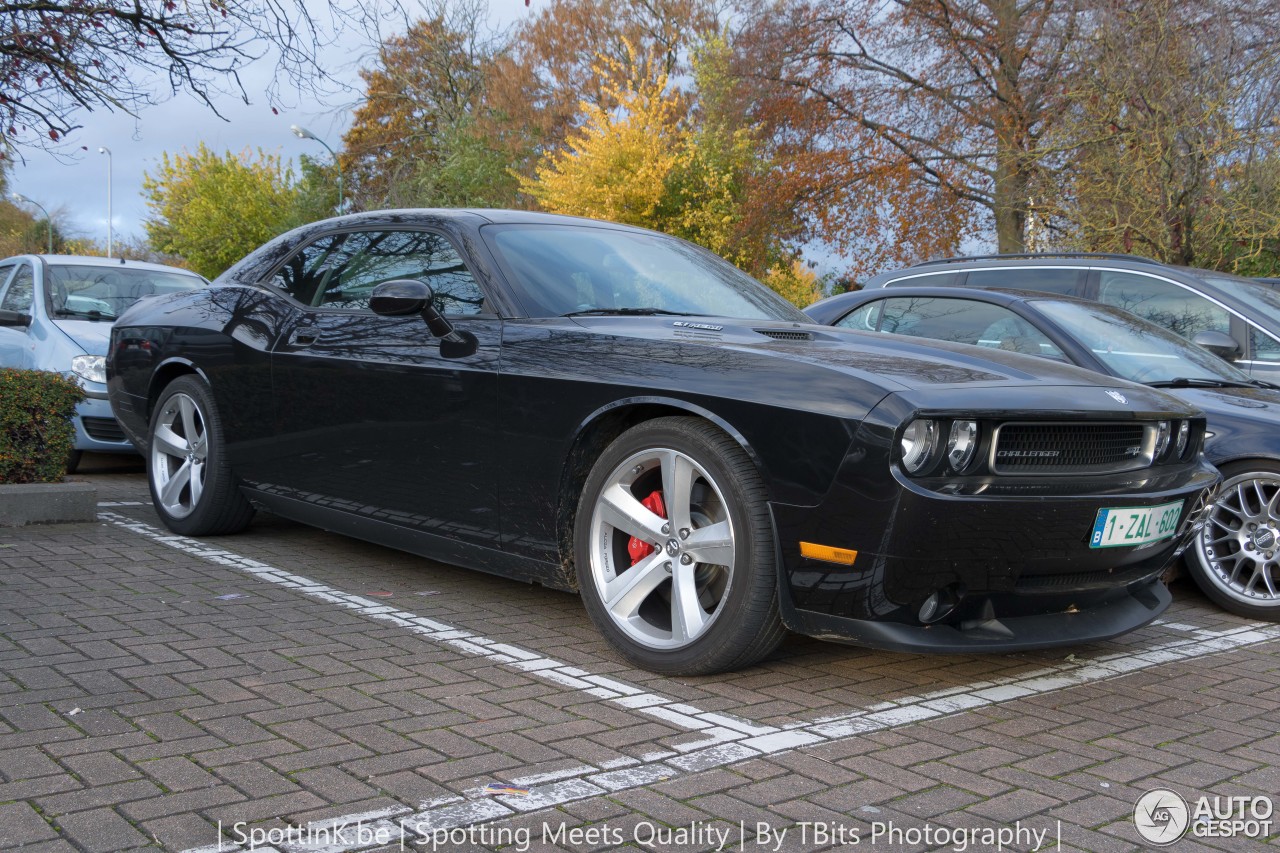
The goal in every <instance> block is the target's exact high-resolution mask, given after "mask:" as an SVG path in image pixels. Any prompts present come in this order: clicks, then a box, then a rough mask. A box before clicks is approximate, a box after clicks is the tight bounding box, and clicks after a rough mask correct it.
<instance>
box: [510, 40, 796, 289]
mask: <svg viewBox="0 0 1280 853" xmlns="http://www.w3.org/2000/svg"><path fill="white" fill-rule="evenodd" d="M724 50H725V47H724V44H723V42H722V41H719V40H713V41H712V42H711V43H709V45H708V46H707V49H706V50H704V51H703V53H702V61H701V62H699V63H697V75H696V79H697V80H698V81H701V82H702V83H704V84H705V90H704V89H699V90H698V91H699V92H703V91H705V92H706V94H707V95H708V103H709V104H710V105H711V106H709V108H708V109H705V110H692V111H691V110H690V109H689V108H688V106H687V99H686V98H685V97H684V96H682V95H681V94H680V93H678V92H676V91H674V90H673V89H672V88H671V87H670V85H669V78H668V74H667V72H666V70H665V68H664V65H663V63H662V62H661V60H660V58H658V57H654V56H652V55H650V56H648V57H637V56H635V55H634V54H633V55H632V56H630V57H629V61H627V62H625V63H624V62H619V61H618V60H615V59H613V58H611V57H607V56H602V57H600V59H599V65H598V66H597V72H598V76H599V79H600V81H601V90H600V91H601V94H602V95H603V96H604V99H605V101H606V102H607V103H610V104H612V105H613V106H612V107H611V108H608V109H606V108H605V107H602V106H600V105H599V104H593V103H589V102H586V101H584V102H583V103H582V104H581V106H580V108H581V110H582V112H583V114H584V115H585V121H584V123H583V125H582V126H581V127H579V128H577V129H576V130H574V131H571V132H570V134H569V136H568V138H567V139H566V142H565V147H564V148H563V149H557V150H554V151H549V152H547V153H546V154H545V155H544V156H543V158H542V160H541V161H540V163H539V165H538V167H537V169H536V170H535V173H534V175H533V176H532V177H527V178H522V179H521V182H520V185H521V189H522V190H523V191H524V192H526V193H528V194H529V195H530V196H531V197H533V198H534V199H536V200H537V202H538V203H539V205H540V206H541V207H542V208H543V209H546V210H550V211H554V212H556V213H567V214H574V215H578V216H587V217H594V218H598V219H607V220H611V221H615V222H623V223H627V224H632V225H638V226H642V227H647V228H653V229H655V230H659V231H663V232H666V233H668V234H674V235H676V236H679V237H683V238H685V239H688V240H691V241H693V242H696V243H699V244H701V245H703V246H705V247H707V248H708V249H710V250H712V251H713V252H716V253H718V254H720V255H723V256H725V257H727V258H729V259H730V260H731V261H734V262H735V263H737V264H739V266H742V267H744V268H745V269H747V270H748V271H749V272H753V273H755V274H757V275H759V276H761V277H762V279H763V280H764V281H765V282H766V283H767V284H769V285H770V286H771V287H773V288H774V289H775V290H777V291H778V292H779V293H782V294H783V295H784V296H786V297H787V298H789V299H791V300H792V301H794V302H796V303H797V304H800V305H808V304H809V303H810V302H812V301H814V299H816V298H818V296H820V295H821V288H820V286H819V283H818V281H817V279H816V277H815V276H814V275H813V274H812V273H811V272H810V271H808V270H807V269H806V268H805V267H804V266H803V265H801V264H797V262H796V260H797V254H798V253H797V252H795V251H794V249H788V248H787V247H786V246H785V244H784V243H783V241H782V240H781V239H780V238H779V237H778V233H786V230H787V229H786V226H785V223H780V226H781V227H780V228H779V229H778V233H775V234H773V235H771V236H770V235H759V234H754V235H750V236H752V237H755V238H757V239H759V240H760V241H761V242H762V244H763V245H762V246H756V245H755V243H754V242H753V241H752V240H751V239H744V237H745V235H744V233H743V231H742V229H741V225H742V223H743V222H744V221H746V217H745V216H744V210H745V208H746V207H747V206H748V205H749V204H750V203H751V202H750V199H748V198H746V197H745V195H744V189H745V187H746V185H747V179H748V178H749V176H750V174H751V173H752V171H754V170H755V169H757V168H760V167H762V166H764V165H765V164H762V163H761V162H760V161H759V160H758V159H757V158H756V154H757V151H756V147H755V144H754V142H753V140H752V138H751V135H750V134H749V133H748V132H746V130H745V129H744V128H740V127H733V126H730V125H729V124H728V123H727V118H726V117H725V116H722V115H720V114H719V112H718V110H717V109H716V108H715V106H714V104H715V103H716V101H717V96H716V94H715V91H714V88H715V83H716V80H717V79H718V74H719V72H720V70H721V69H722V64H721V62H720V60H721V59H722V58H723V56H724ZM757 250H758V251H757Z"/></svg>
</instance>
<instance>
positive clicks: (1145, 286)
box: [1098, 270, 1231, 340]
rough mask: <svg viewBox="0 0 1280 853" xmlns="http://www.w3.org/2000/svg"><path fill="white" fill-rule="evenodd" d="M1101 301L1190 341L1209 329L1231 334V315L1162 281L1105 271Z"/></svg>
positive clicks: (1099, 281)
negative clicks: (1197, 334)
mask: <svg viewBox="0 0 1280 853" xmlns="http://www.w3.org/2000/svg"><path fill="white" fill-rule="evenodd" d="M1098 301H1099V302H1105V303H1106V304H1107V305H1115V306H1116V307H1118V308H1123V309H1125V310H1126V311H1132V312H1133V313H1134V314H1137V315H1138V316H1139V317H1142V318H1144V319H1147V320H1150V321H1151V322H1152V323H1155V324H1156V325H1157V326H1164V327H1165V328H1166V329H1168V330H1169V331H1171V332H1173V333H1174V334H1178V335H1182V337H1184V338H1187V339H1188V340H1190V339H1191V338H1193V337H1195V334H1196V332H1203V331H1206V330H1209V329H1212V330H1215V331H1219V332H1223V333H1225V334H1230V333H1231V315H1230V314H1228V313H1227V310H1226V309H1225V308H1220V307H1218V306H1217V305H1215V304H1213V303H1212V302H1210V301H1209V300H1208V299H1206V298H1205V297H1203V296H1201V295H1199V294H1198V293H1195V292H1193V291H1190V290H1187V289H1186V288H1185V287H1179V286H1178V285H1176V284H1174V283H1173V282H1171V281H1167V280H1165V279H1162V278H1152V277H1150V276H1145V275H1133V274H1131V273H1123V272H1112V271H1109V270H1102V272H1101V276H1100V278H1099V280H1098Z"/></svg>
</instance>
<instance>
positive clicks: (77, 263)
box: [0, 255, 208, 471]
mask: <svg viewBox="0 0 1280 853" xmlns="http://www.w3.org/2000/svg"><path fill="white" fill-rule="evenodd" d="M206 284H208V282H207V281H205V280H204V279H203V278H202V277H201V276H198V275H196V274H195V273H193V272H189V271H188V270H182V269H176V268H174V267H166V266H161V265H160V264H147V263H141V262H139V261H123V260H120V259H119V258H115V259H113V258H98V257H85V256H81V255H19V256H17V257H13V258H6V259H4V260H3V261H0V367H17V368H25V369H30V370H53V371H57V372H59V373H66V374H68V375H71V376H75V377H76V378H77V379H78V380H79V382H80V384H81V385H82V386H83V387H84V392H85V399H84V401H83V402H81V403H80V404H79V405H77V406H76V413H75V415H74V416H73V417H72V419H71V421H72V427H73V428H74V429H75V438H74V439H73V448H74V449H73V450H72V453H71V459H69V460H68V463H67V469H68V470H70V471H74V470H75V467H76V464H77V463H78V462H79V459H80V454H81V453H82V452H83V451H86V450H92V451H94V452H97V453H133V452H134V449H133V445H132V444H130V443H129V441H128V439H126V438H125V435H124V432H122V431H121V429H120V425H119V424H118V423H116V419H115V418H114V417H112V415H111V406H110V404H108V403H107V386H106V381H107V379H106V373H105V368H104V363H105V356H106V354H107V333H108V330H109V329H110V328H111V322H112V321H113V320H115V318H116V317H117V316H118V315H119V314H120V312H121V311H123V310H124V309H125V308H127V307H128V306H130V305H132V304H133V303H134V302H137V301H138V300H139V299H141V298H142V297H144V296H150V295H153V294H156V293H172V292H175V291H180V290H191V289H193V288H197V287H204V286H205V285H206Z"/></svg>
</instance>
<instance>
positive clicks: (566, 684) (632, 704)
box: [99, 512, 1280, 853]
mask: <svg viewBox="0 0 1280 853" xmlns="http://www.w3.org/2000/svg"><path fill="white" fill-rule="evenodd" d="M99 517H100V518H101V519H102V520H104V521H107V522H110V523H111V524H113V525H115V526H117V527H120V528H122V529H125V530H128V531H130V532H132V533H135V534H138V535H140V536H144V537H146V538H148V539H151V540H153V541H155V542H159V543H161V544H164V545H167V546H169V547H171V548H175V549H177V550H179V551H183V552H185V553H188V554H191V555H193V556H196V557H199V558H201V559H204V560H208V561H209V562H213V563H217V564H219V565H224V566H228V567H230V568H234V569H237V570H239V571H243V572H246V573H248V574H250V575H252V576H254V577H256V578H258V579H260V580H263V581H267V582H269V583H274V584H277V585H279V586H282V587H285V588H288V589H293V590H296V591H298V592H301V593H302V594H304V595H307V596H310V597H313V598H316V599H319V600H321V601H325V602H328V603H331V604H335V605H338V606H340V607H343V608H345V609H348V610H352V611H354V612H356V613H359V614H361V615H363V616H367V617H369V618H371V619H377V620H379V621H384V622H389V623H391V624H394V625H397V626H399V627H402V628H405V629H406V630H409V631H412V632H413V633H415V634H418V635H419V636H422V637H424V638H426V639H427V640H429V641H431V642H434V643H437V644H439V645H443V646H447V647H449V648H452V649H455V650H457V651H460V652H462V653H464V654H467V655H472V656H476V657H482V658H486V659H488V660H491V661H493V662H494V663H498V664H501V665H504V666H509V667H511V668H513V669H517V670H520V671H522V672H525V673H527V674H529V675H530V676H531V677H534V678H539V679H541V680H544V681H549V682H551V683H553V684H556V685H557V686H560V687H563V688H566V689H570V690H577V691H580V692H582V693H585V694H587V695H590V696H594V697H596V698H598V699H601V700H602V701H605V702H609V703H611V704H614V705H618V706H620V707H623V708H627V709H629V710H632V711H634V712H635V713H639V714H644V715H646V716H650V717H654V718H656V719H660V720H662V721H663V722H666V723H668V724H670V725H672V726H675V727H676V728H681V729H685V730H687V731H689V732H691V733H692V732H696V733H697V735H698V737H697V738H695V739H691V740H689V741H687V742H681V743H678V744H675V745H673V746H672V747H671V750H672V751H667V752H660V753H657V754H654V755H650V756H646V758H645V759H644V760H641V759H624V760H619V761H614V762H610V764H609V766H607V767H605V766H596V765H592V764H582V765H580V766H578V767H576V768H572V769H569V770H566V771H562V772H559V773H553V774H536V775H531V776H527V777H524V778H522V779H513V780H511V784H512V785H515V786H517V787H529V788H531V791H530V795H529V796H516V795H498V796H494V797H487V796H484V797H483V798H481V797H482V794H481V792H480V790H478V789H477V790H474V791H467V792H465V794H464V797H463V798H462V800H461V801H457V800H454V799H452V798H450V799H449V800H447V801H444V802H436V803H432V804H430V805H429V806H428V807H426V808H423V809H421V810H419V811H417V812H415V813H413V814H408V815H399V816H397V817H395V818H394V819H393V818H389V817H388V818H383V820H390V821H392V822H393V823H395V824H398V825H400V826H403V827H409V828H411V829H412V830H413V831H414V832H417V833H427V832H430V831H432V830H437V829H449V828H453V827H460V826H470V825H474V824H477V823H481V822H485V821H491V820H497V819H502V818H506V817H511V816H513V815H516V814H519V813H528V812H532V811H539V810H542V809H546V808H551V807H554V806H559V805H563V804H565V803H569V802H573V801H574V800H581V799H586V798H590V797H596V796H600V795H602V794H608V793H612V792H616V791H622V790H626V789H630V788H637V787H641V786H644V785H649V784H653V783H655V782H659V781H663V780H666V779H670V778H672V777H674V776H678V775H681V774H684V773H695V772H698V771H701V770H707V769H710V768H713V767H719V766H723V765H726V764H732V763H736V762H739V761H744V760H747V759H750V758H759V757H761V756H767V755H776V754H778V753H782V752H789V751H791V750H795V749H798V748H801V747H806V746H812V745H816V744H821V743H830V742H833V741H836V740H841V739H845V738H850V737H855V736H858V735H863V734H867V733H870V732H877V731H885V730H889V729H894V728H898V727H900V726H907V725H912V724H914V723H918V722H921V721H923V720H930V719H937V718H939V717H944V716H949V715H952V714H956V713H961V712H964V711H970V710H973V709H975V708H981V707H986V706H990V705H997V704H1000V703H1003V702H1008V701H1011V700H1014V699H1020V698H1024V697H1027V696H1034V695H1041V694H1045V693H1051V692H1054V691H1058V690H1062V689H1065V688H1069V687H1075V686H1079V685H1082V684H1088V683H1091V682H1097V681H1103V680H1106V679H1110V678H1116V677H1118V676H1122V675H1128V674H1130V673H1134V672H1139V671H1141V670H1144V669H1148V668H1150V667H1154V666H1160V665H1163V664H1168V663H1175V662H1178V661H1183V660H1189V659H1191V658H1196V657H1201V656H1203V655H1209V654H1218V653H1221V652H1226V651H1231V650H1233V649H1239V648H1244V647H1246V646H1251V645H1255V644H1258V643H1264V642H1268V641H1271V640H1276V639H1280V625H1270V624H1248V625H1243V626H1239V627H1236V628H1231V629H1228V630H1225V631H1219V632H1214V631H1208V630H1205V629H1200V628H1195V627H1193V626H1188V625H1180V624H1174V623H1169V624H1168V625H1167V627H1169V628H1172V629H1174V630H1179V631H1181V632H1183V633H1186V634H1189V635H1190V636H1188V637H1185V638H1178V639H1174V640H1169V641H1167V642H1163V643H1160V644H1157V645H1154V646H1148V647H1146V648H1142V649H1137V650H1134V651H1126V652H1117V653H1114V654H1108V655H1102V656H1099V657H1096V658H1092V659H1089V660H1083V661H1078V662H1064V663H1062V664H1057V665H1052V666H1046V667H1044V668H1042V669H1039V670H1036V671H1034V672H1031V673H1026V674H1023V675H1020V676H1008V677H1003V678H995V679H991V680H989V681H983V682H978V683H974V684H969V685H964V686H961V687H951V688H947V689H944V690H938V691H932V692H929V693H924V694H921V695H919V696H907V697H902V698H899V699H896V700H892V701H887V702H881V703H877V704H875V705H871V706H869V707H866V708H859V709H855V710H852V711H850V712H849V713H847V714H840V715H836V716H829V717H824V718H820V719H817V720H812V721H808V722H796V723H791V724H788V725H786V726H781V727H780V726H770V725H763V724H759V723H756V722H753V721H751V720H747V719H744V718H741V717H737V716H734V715H731V714H725V713H723V712H711V711H703V710H701V709H699V708H697V707H695V706H693V705H690V704H688V703H685V702H681V701H678V700H676V699H672V698H669V697H666V696H663V695H661V694H658V693H653V692H652V691H648V690H645V689H643V688H640V687H637V686H635V685H632V684H628V683H627V682H625V681H622V680H619V679H616V678H611V677H606V676H601V675H593V674H592V673H590V672H588V671H586V670H583V669H581V668H579V667H575V666H570V665H569V664H566V663H564V662H561V661H558V660H555V659H554V658H550V657H546V656H544V655H541V654H539V653H537V652H533V651H530V650H528V649H524V648H521V647H519V646H515V645H511V644H508V643H499V642H497V641H494V640H491V639H489V638H487V637H483V636H480V635H478V634H475V633H472V632H470V631H466V630H463V629H460V628H456V627H454V626H452V625H448V624H445V623H443V622H439V621H437V620H434V619H429V618H427V617H425V616H419V615H417V614H415V613H411V612H409V611H405V610H398V609H396V608H394V607H390V606H388V605H386V604H382V603H379V602H376V601H371V600H369V599H367V598H363V597H361V596H358V595H353V594H351V593H346V592H342V591H341V590H337V589H334V588H332V587H329V586H326V585H325V584H322V583H319V582H318V581H314V580H311V579H309V578H306V577H302V576H300V575H295V574H292V573H290V572H287V571H284V570H283V569H278V568H275V567H274V566H271V565H268V564H266V563H262V562H259V561H257V560H254V559H251V558H249V557H245V556H242V555H240V554H236V553H234V552H231V551H227V550H225V549H220V548H211V547H209V546H208V545H206V544H204V543H203V542H200V541H198V540H195V539H190V538H188V537H185V536H173V535H170V534H168V533H165V532H164V531H162V530H160V529H158V528H156V527H153V526H151V525H149V524H145V523H143V522H140V521H135V520H133V519H130V518H127V517H125V516H122V515H118V514H116V513H113V512H102V513H99ZM468 798H471V799H468ZM424 805H425V804H424ZM354 820H355V818H354V817H353V818H352V820H351V821H348V823H351V822H353V821H354ZM340 821H341V819H338V818H335V819H334V821H329V822H328V823H334V822H340ZM371 846H376V845H360V844H353V845H347V846H342V845H339V846H335V847H328V848H326V850H332V851H334V853H340V852H341V851H354V850H360V849H367V848H368V847H371ZM222 849H223V850H227V851H231V850H238V849H240V848H238V847H236V846H235V845H233V844H226V845H224V846H223V847H222ZM280 849H281V850H282V851H286V853H289V851H293V850H298V851H301V850H303V849H306V848H304V847H291V846H289V845H284V846H281V848H280ZM188 853H191V851H188Z"/></svg>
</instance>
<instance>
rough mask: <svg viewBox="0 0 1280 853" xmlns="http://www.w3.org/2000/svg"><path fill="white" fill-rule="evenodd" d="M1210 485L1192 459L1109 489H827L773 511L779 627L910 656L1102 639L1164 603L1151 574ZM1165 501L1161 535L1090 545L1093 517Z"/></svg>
mask: <svg viewBox="0 0 1280 853" xmlns="http://www.w3.org/2000/svg"><path fill="white" fill-rule="evenodd" d="M1145 473H1149V472H1144V474H1145ZM886 480H888V478H886ZM1217 482H1218V474H1217V472H1216V471H1215V470H1214V469H1213V468H1211V467H1210V466H1208V465H1207V464H1205V463H1200V464H1198V465H1195V466H1187V467H1184V468H1182V469H1180V470H1178V471H1176V472H1172V473H1161V474H1158V475H1156V476H1151V477H1148V478H1146V479H1138V480H1130V481H1121V482H1117V478H1111V479H1108V480H1096V481H1076V482H1073V483H1068V482H1065V481H1058V482H1056V483H1055V482H1046V481H1044V480H1039V481H1030V480H1026V479H1025V478H1011V477H1010V478H991V479H990V480H989V481H988V482H987V483H986V485H985V486H983V485H982V484H979V483H971V484H956V485H955V486H954V487H953V491H952V492H951V493H946V492H943V491H935V490H931V489H929V488H925V487H923V486H922V485H921V484H919V483H916V482H913V481H911V480H910V479H909V478H906V477H904V476H902V475H900V474H895V476H894V478H893V479H892V481H888V482H885V483H884V484H882V485H883V486H885V487H887V488H882V489H880V490H877V491H878V494H875V495H873V494H871V493H869V492H868V491H867V490H866V489H865V488H852V487H851V486H852V484H849V485H846V484H842V483H841V482H837V484H836V485H835V486H834V487H833V489H832V490H831V492H830V493H828V495H827V497H826V499H825V500H824V501H823V503H822V504H821V505H819V506H817V507H795V506H787V505H781V504H774V505H773V512H774V521H775V529H776V531H777V533H778V542H779V557H780V560H781V565H782V566H783V572H782V579H783V583H782V588H781V590H780V591H781V594H782V596H781V597H782V599H783V603H782V611H783V616H784V620H785V621H786V622H787V624H788V627H790V628H792V629H793V630H796V631H798V632H800V633H804V634H810V635H813V636H819V637H822V638H823V639H829V640H837V641H847V642H853V643H858V644H861V645H868V646H873V647H877V648H887V649H896V650H910V651H922V650H928V651H943V652H948V651H949V652H992V651H1018V650H1026V649H1036V648H1045V647H1049V646H1060V645H1071V644H1077V643H1085V642H1091V641H1094V640H1101V639H1105V638H1108V637H1113V636H1116V635H1118V634H1122V633H1125V632H1126V631H1131V630H1133V629H1134V628H1137V627H1140V626H1141V625H1143V624H1146V623H1147V622H1150V621H1151V620H1152V619H1154V618H1156V617H1157V616H1158V615H1159V614H1160V613H1161V612H1162V611H1163V610H1164V609H1165V607H1167V606H1168V604H1169V596H1168V593H1167V591H1165V590H1164V586H1163V584H1162V583H1161V582H1160V576H1161V574H1162V573H1163V572H1164V570H1165V569H1166V568H1167V567H1168V566H1169V565H1170V564H1171V563H1172V562H1173V561H1174V560H1175V559H1176V558H1177V557H1178V556H1179V555H1180V554H1181V552H1182V550H1183V549H1184V548H1185V547H1186V545H1187V543H1189V542H1190V541H1191V535H1192V533H1193V530H1194V529H1195V527H1196V525H1197V524H1198V521H1199V515H1200V513H1201V512H1202V510H1203V505H1204V502H1205V500H1206V498H1207V497H1208V495H1209V494H1210V493H1211V490H1212V489H1213V487H1214V486H1215V485H1216V484H1217ZM863 485H865V484H863ZM934 485H935V487H936V484H934ZM1178 500H1180V501H1182V503H1183V508H1182V514H1181V521H1180V525H1179V529H1178V531H1177V534H1176V535H1174V536H1173V537H1171V538H1169V539H1165V540H1162V541H1159V542H1155V543H1151V544H1148V545H1145V546H1138V547H1125V548H1106V549H1099V548H1090V547H1089V537H1090V534H1091V533H1092V530H1093V524H1094V520H1095V518H1096V516H1097V513H1098V510H1100V509H1103V508H1108V507H1141V506H1156V505H1159V504H1163V503H1170V502H1173V501H1178ZM801 541H805V542H814V543H820V544H823V545H831V546H835V547H838V548H843V549H848V550H853V551H857V552H858V554H857V558H856V560H855V561H854V564H853V565H851V566H844V565H838V564H833V563H826V562H821V561H818V560H812V559H807V558H804V557H802V556H801V555H800V551H799V543H800V542H801ZM931 608H932V609H931Z"/></svg>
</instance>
